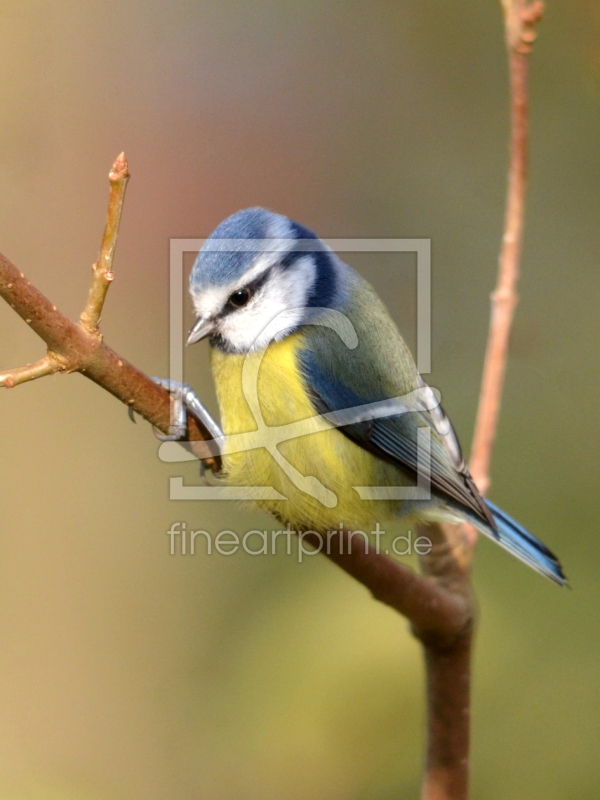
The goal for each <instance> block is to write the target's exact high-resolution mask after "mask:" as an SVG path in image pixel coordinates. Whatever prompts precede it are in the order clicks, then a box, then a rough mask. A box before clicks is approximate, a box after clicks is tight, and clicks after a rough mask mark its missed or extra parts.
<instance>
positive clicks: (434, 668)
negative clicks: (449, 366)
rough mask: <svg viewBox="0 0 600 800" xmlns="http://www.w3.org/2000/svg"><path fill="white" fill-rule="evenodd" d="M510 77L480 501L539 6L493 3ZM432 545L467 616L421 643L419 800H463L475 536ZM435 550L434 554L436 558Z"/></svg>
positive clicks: (461, 534)
mask: <svg viewBox="0 0 600 800" xmlns="http://www.w3.org/2000/svg"><path fill="white" fill-rule="evenodd" d="M501 2H502V6H503V8H504V14H505V38H506V46H507V52H508V62H509V74H510V117H511V124H510V127H511V132H510V163H509V177H508V190H507V198H506V215H505V224H504V235H503V238H502V248H501V252H500V258H499V264H498V283H497V287H496V290H495V291H494V293H493V294H492V313H491V319H490V332H489V338H488V343H487V350H486V356H485V362H484V372H483V378H482V387H481V393H480V396H479V405H478V412H477V421H476V425H475V434H474V439H473V447H472V454H471V462H470V470H471V473H472V475H473V478H474V480H475V482H476V484H477V486H478V488H479V490H480V491H481V492H482V493H485V492H487V490H488V488H489V483H490V476H489V470H490V462H491V457H492V449H493V445H494V438H495V435H496V429H497V425H498V416H499V413H500V398H501V395H502V386H503V382H504V374H505V370H506V359H507V354H508V343H509V337H510V330H511V326H512V320H513V315H514V311H515V307H516V304H517V293H516V286H517V280H518V276H519V260H520V255H521V243H522V238H523V220H524V211H525V188H526V164H527V128H528V106H527V68H528V64H527V55H528V53H529V52H530V51H531V47H532V45H533V42H534V40H535V37H536V25H537V23H538V22H539V21H540V19H541V16H542V11H543V4H542V3H541V2H540V1H539V0H534V2H532V3H531V4H529V3H528V2H527V0H501ZM428 535H429V536H430V538H432V539H433V540H434V541H435V546H434V551H433V553H432V555H431V556H430V557H429V558H428V559H421V564H422V568H423V571H424V573H425V574H436V575H439V574H440V572H441V574H442V575H449V574H452V573H454V574H455V575H456V577H457V581H456V582H455V584H454V591H455V592H458V593H466V594H465V595H464V599H465V601H466V603H467V608H469V609H470V611H471V616H470V618H469V624H468V625H467V626H465V629H464V632H463V634H462V636H458V637H456V638H455V640H454V644H453V645H452V647H450V648H446V649H445V650H444V649H440V648H439V647H438V646H436V645H435V643H434V644H433V645H432V644H430V643H428V642H427V641H425V642H424V653H425V670H426V675H427V681H426V682H427V757H426V764H425V777H424V782H423V788H422V798H423V800H465V799H466V798H467V796H468V778H469V739H470V734H469V731H470V675H471V651H472V643H473V625H474V613H475V603H474V599H473V597H472V595H471V589H470V581H469V567H470V564H471V560H472V557H473V552H474V546H475V543H476V540H477V531H476V529H475V528H474V527H473V526H472V525H469V524H467V523H465V524H463V525H460V526H450V525H443V526H433V527H431V528H428ZM436 548H437V552H436Z"/></svg>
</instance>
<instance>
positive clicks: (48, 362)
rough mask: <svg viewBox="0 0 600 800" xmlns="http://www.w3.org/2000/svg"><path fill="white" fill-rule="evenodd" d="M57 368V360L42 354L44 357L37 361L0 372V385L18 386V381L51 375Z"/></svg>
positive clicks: (24, 381)
mask: <svg viewBox="0 0 600 800" xmlns="http://www.w3.org/2000/svg"><path fill="white" fill-rule="evenodd" d="M59 369H60V365H59V362H58V361H55V360H53V359H51V358H50V357H49V356H44V358H40V360H39V361H35V362H34V363H33V364H26V365H25V366H24V367H15V369H9V370H6V371H5V372H0V386H5V387H6V388H7V389H12V388H13V386H18V385H19V384H20V383H26V382H27V381H35V380H36V379H37V378H44V377H46V375H53V374H54V373H55V372H58V370H59Z"/></svg>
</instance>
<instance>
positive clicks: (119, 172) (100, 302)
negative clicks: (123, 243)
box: [80, 153, 129, 335]
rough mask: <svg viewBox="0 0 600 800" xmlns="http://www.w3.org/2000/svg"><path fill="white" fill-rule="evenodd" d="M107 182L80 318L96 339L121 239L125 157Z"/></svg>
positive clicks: (126, 176)
mask: <svg viewBox="0 0 600 800" xmlns="http://www.w3.org/2000/svg"><path fill="white" fill-rule="evenodd" d="M108 179H109V181H110V196H109V199H108V214H107V218H106V226H105V228H104V235H103V236H102V244H101V245H100V255H99V256H98V261H96V263H95V264H94V266H93V267H92V284H91V286H90V290H89V293H88V298H87V302H86V304H85V308H84V310H83V311H82V313H81V317H80V322H81V325H82V326H83V327H84V328H85V330H86V331H88V332H89V333H93V334H96V335H97V334H99V330H98V326H99V324H100V317H101V316H102V308H103V306H104V301H105V299H106V294H107V292H108V289H109V287H110V285H111V283H112V281H113V279H114V272H113V259H114V255H115V247H116V246H117V237H118V235H119V225H120V223H121V213H122V211H123V200H124V199H125V189H126V188H127V181H128V180H129V167H128V165H127V159H126V158H125V153H121V154H120V155H119V156H118V157H117V160H116V161H115V163H114V164H113V165H112V169H111V171H110V172H109V174H108Z"/></svg>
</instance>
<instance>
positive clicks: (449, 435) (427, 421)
mask: <svg viewBox="0 0 600 800" xmlns="http://www.w3.org/2000/svg"><path fill="white" fill-rule="evenodd" d="M331 344H332V346H334V347H339V346H340V345H337V344H333V340H332V342H331ZM341 347H345V346H344V345H343V344H341ZM338 356H339V352H338ZM347 359H348V361H347V365H346V367H347V369H346V368H345V369H344V374H345V376H352V375H353V374H355V369H360V368H361V367H362V368H363V369H364V364H363V365H360V364H353V351H351V350H348V351H347ZM300 363H301V370H302V373H303V377H304V379H305V381H306V384H307V388H308V391H309V394H310V396H311V399H312V402H313V404H314V406H315V409H316V410H317V411H318V412H319V413H321V414H331V415H332V417H333V419H334V420H336V421H340V422H342V421H345V420H347V419H352V418H354V419H357V418H358V419H359V421H356V422H352V421H350V422H349V424H343V425H340V430H341V432H342V433H344V434H345V435H346V436H348V437H349V438H350V439H352V440H353V441H354V442H355V443H356V444H358V445H360V446H361V447H363V448H365V449H366V450H368V451H369V452H371V453H373V455H375V456H377V457H378V458H381V459H383V460H385V461H388V462H391V463H393V464H395V465H396V466H398V467H399V468H401V469H402V470H404V471H407V472H409V473H411V474H413V475H415V476H419V475H422V476H423V477H424V478H425V480H427V481H430V485H431V488H432V491H433V492H434V493H435V494H436V495H437V496H438V497H441V498H443V499H444V500H446V501H448V503H449V505H451V506H453V507H454V508H458V509H459V510H460V509H465V510H467V511H469V512H470V513H471V514H475V515H476V516H477V517H478V518H479V519H481V520H482V521H484V522H485V523H487V524H488V525H489V526H491V528H492V530H495V527H496V526H495V523H494V520H493V518H492V515H491V514H490V512H489V510H488V508H487V506H486V504H485V502H484V501H483V498H482V497H481V495H480V494H479V492H478V491H477V488H476V486H475V484H474V482H473V479H472V478H471V476H470V474H469V471H468V469H467V467H466V465H465V462H464V460H463V458H462V454H461V451H460V446H459V444H458V440H457V438H456V435H455V433H454V430H453V428H452V426H451V424H450V421H449V420H448V418H447V417H446V415H445V414H444V412H443V410H442V409H441V407H440V406H439V405H437V403H436V402H435V400H433V402H432V398H434V397H435V396H434V395H433V392H432V391H431V389H430V388H429V387H428V386H427V385H426V384H425V383H424V382H423V381H422V379H420V378H418V377H416V378H415V383H416V385H417V386H418V387H419V388H418V389H417V390H416V391H414V392H412V393H410V394H411V401H410V408H411V409H413V410H404V411H401V413H397V411H396V413H394V410H395V408H398V407H399V405H402V401H399V403H398V404H397V405H396V406H395V407H394V404H390V403H389V401H390V398H389V396H386V395H385V394H383V391H382V388H381V385H380V382H379V381H378V380H377V376H376V375H374V376H372V377H373V380H372V381H371V382H370V385H371V391H370V392H369V396H365V395H364V393H361V394H360V395H359V394H358V393H357V392H356V391H354V390H353V389H352V388H350V387H349V386H348V378H347V377H346V379H345V380H344V379H342V378H341V376H340V375H339V372H340V371H341V370H340V368H339V366H337V367H336V364H337V365H339V364H340V359H339V357H338V358H336V359H331V358H329V357H328V354H327V351H326V349H323V348H317V349H305V350H303V351H302V353H301V361H300ZM361 383H362V385H363V386H364V385H365V381H364V380H363V381H361ZM382 383H383V382H382ZM407 396H408V395H407ZM377 403H381V406H382V407H383V413H388V412H389V415H388V416H379V417H376V418H370V419H365V418H364V417H368V416H371V415H370V413H366V414H364V415H361V414H360V413H358V414H356V413H354V415H344V414H340V413H339V412H342V411H344V410H345V409H356V408H360V407H361V406H362V407H364V406H365V405H367V404H369V405H370V404H377ZM371 408H373V406H371ZM423 427H427V428H429V431H428V433H429V434H430V436H429V437H428V444H429V453H428V456H427V457H426V458H425V459H423V458H421V459H420V458H419V438H418V431H419V428H423Z"/></svg>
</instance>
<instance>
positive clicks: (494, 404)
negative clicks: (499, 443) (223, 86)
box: [470, 0, 544, 494]
mask: <svg viewBox="0 0 600 800" xmlns="http://www.w3.org/2000/svg"><path fill="white" fill-rule="evenodd" d="M502 6H503V8H504V17H505V31H506V46H507V50H508V63H509V73H510V107H511V112H510V113H511V133H510V166H509V173H508V192H507V197H506V214H505V222H504V235H503V237H502V249H501V252H500V259H499V267H498V283H497V286H496V290H495V291H494V293H493V294H492V315H491V320H490V332H489V337H488V343H487V350H486V355H485V364H484V371H483V380H482V384H481V393H480V396H479V409H478V413H477V421H476V424H475V434H474V438H473V447H472V452H471V463H470V469H471V474H472V475H473V478H474V480H475V483H476V484H477V486H478V487H479V490H480V491H481V492H482V493H483V494H485V493H486V492H487V490H488V488H489V484H490V476H489V470H490V461H491V456H492V448H493V445H494V439H495V436H496V429H497V426H498V416H499V413H500V398H501V395H502V386H503V383H504V373H505V370H506V359H507V354H508V344H509V339H510V330H511V326H512V321H513V316H514V312H515V308H516V305H517V300H518V298H517V292H516V287H517V280H518V277H519V259H520V255H521V243H522V239H523V217H524V209H525V189H526V168H527V129H528V107H527V72H528V64H527V55H528V53H529V52H530V51H531V47H532V45H533V42H534V40H535V37H536V30H535V26H536V24H537V23H538V22H539V21H540V20H541V17H542V11H543V8H544V6H543V3H542V2H540V0H535V2H533V3H531V4H529V3H528V2H527V0H502Z"/></svg>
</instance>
